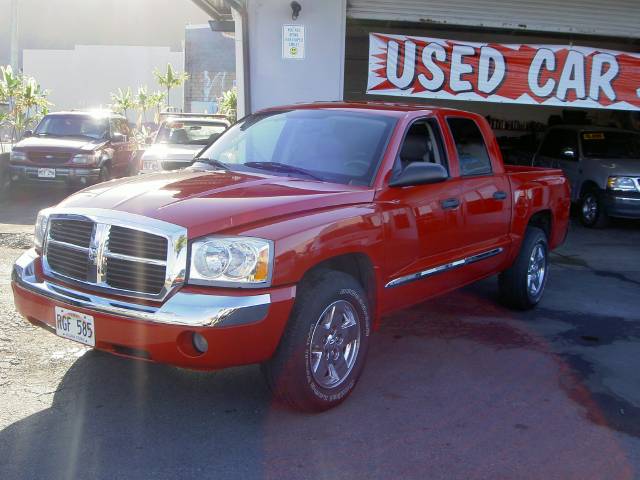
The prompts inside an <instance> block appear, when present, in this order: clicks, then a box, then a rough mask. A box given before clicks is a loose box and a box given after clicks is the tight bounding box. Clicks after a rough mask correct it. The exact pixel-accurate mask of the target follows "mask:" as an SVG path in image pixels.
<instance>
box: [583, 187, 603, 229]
mask: <svg viewBox="0 0 640 480" xmlns="http://www.w3.org/2000/svg"><path fill="white" fill-rule="evenodd" d="M608 220H609V218H608V216H607V212H606V211H605V208H604V205H603V202H602V197H601V196H600V194H599V193H598V192H597V191H596V190H593V189H592V190H587V191H586V192H585V193H584V194H582V198H581V199H580V222H581V223H582V224H583V225H584V226H585V227H589V228H604V227H606V226H607V223H608Z"/></svg>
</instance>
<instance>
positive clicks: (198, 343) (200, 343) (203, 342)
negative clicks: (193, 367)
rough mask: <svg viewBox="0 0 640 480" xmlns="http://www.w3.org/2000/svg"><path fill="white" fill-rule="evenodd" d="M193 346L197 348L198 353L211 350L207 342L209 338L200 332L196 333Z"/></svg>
mask: <svg viewBox="0 0 640 480" xmlns="http://www.w3.org/2000/svg"><path fill="white" fill-rule="evenodd" d="M193 348H195V349H196V351H198V353H206V352H207V350H209V343H208V342H207V339H206V338H204V337H203V336H202V335H200V334H199V333H194V334H193Z"/></svg>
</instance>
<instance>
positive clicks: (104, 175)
mask: <svg viewBox="0 0 640 480" xmlns="http://www.w3.org/2000/svg"><path fill="white" fill-rule="evenodd" d="M109 180H111V168H110V167H109V164H104V165H103V166H102V167H100V175H99V177H98V183H102V182H107V181H109Z"/></svg>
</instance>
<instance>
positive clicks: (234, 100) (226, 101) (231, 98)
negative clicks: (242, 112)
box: [218, 88, 238, 123]
mask: <svg viewBox="0 0 640 480" xmlns="http://www.w3.org/2000/svg"><path fill="white" fill-rule="evenodd" d="M218 109H219V111H220V113H222V114H223V115H226V116H227V118H228V119H229V121H230V122H231V123H233V122H235V121H236V116H237V114H238V91H237V90H236V89H235V88H232V89H231V90H227V91H226V92H224V93H223V94H222V98H221V99H220V102H219V106H218Z"/></svg>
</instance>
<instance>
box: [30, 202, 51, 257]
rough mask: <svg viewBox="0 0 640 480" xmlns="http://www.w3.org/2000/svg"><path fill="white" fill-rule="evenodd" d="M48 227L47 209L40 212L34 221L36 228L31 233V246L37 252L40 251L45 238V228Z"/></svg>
mask: <svg viewBox="0 0 640 480" xmlns="http://www.w3.org/2000/svg"><path fill="white" fill-rule="evenodd" d="M48 226H49V209H44V210H40V211H39V212H38V218H37V219H36V227H35V231H34V232H33V245H34V246H35V247H36V250H37V251H38V252H40V251H42V245H43V244H44V239H45V236H46V235H47V227H48Z"/></svg>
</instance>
